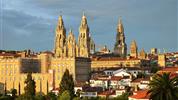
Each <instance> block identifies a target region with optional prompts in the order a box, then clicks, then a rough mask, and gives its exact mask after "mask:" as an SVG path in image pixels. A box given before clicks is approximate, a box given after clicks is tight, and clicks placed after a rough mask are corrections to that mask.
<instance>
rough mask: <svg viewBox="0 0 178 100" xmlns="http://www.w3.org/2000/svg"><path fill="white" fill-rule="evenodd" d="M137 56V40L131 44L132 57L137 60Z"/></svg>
mask: <svg viewBox="0 0 178 100" xmlns="http://www.w3.org/2000/svg"><path fill="white" fill-rule="evenodd" d="M137 55H138V48H137V43H136V41H135V40H133V41H132V42H131V44H130V56H131V57H134V58H137Z"/></svg>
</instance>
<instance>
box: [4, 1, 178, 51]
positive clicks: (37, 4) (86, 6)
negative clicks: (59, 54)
mask: <svg viewBox="0 0 178 100" xmlns="http://www.w3.org/2000/svg"><path fill="white" fill-rule="evenodd" d="M3 8H4V10H6V11H4V10H3V11H4V13H3V14H4V16H3V18H4V19H3V22H4V21H5V24H3V32H5V34H7V35H5V36H6V37H8V38H9V37H12V38H10V39H7V40H6V41H5V42H4V43H7V44H8V45H9V46H8V47H7V46H5V47H4V48H5V49H6V48H12V49H17V48H23V47H28V46H29V47H30V48H33V49H35V50H45V49H52V47H53V41H54V40H53V38H54V30H55V27H56V23H57V19H58V16H59V14H60V11H62V15H63V19H64V23H65V27H66V29H67V30H69V28H72V29H73V30H74V33H75V35H76V38H77V35H78V27H79V24H80V20H81V15H82V11H85V12H86V15H87V19H88V23H89V27H90V31H91V33H92V36H93V38H94V40H95V42H96V45H105V44H106V45H108V46H109V47H110V49H112V48H113V45H114V42H115V35H116V26H117V22H118V17H119V16H122V19H123V23H124V27H125V35H126V42H127V45H128V48H129V45H130V42H131V41H132V40H133V39H135V40H136V41H137V43H138V46H139V48H145V49H146V50H149V49H150V48H151V47H158V48H168V49H171V50H172V51H176V50H178V48H177V45H178V44H177V41H176V40H177V35H176V34H177V33H178V32H177V27H178V26H177V23H176V22H177V15H176V14H177V1H176V0H169V1H168V0H156V1H155V0H108V1H102V2H101V1H100V0H89V1H85V0H75V1H71V0H15V1H14V0H10V1H9V0H3ZM14 37H15V40H14V39H13V38H14ZM20 37H23V38H20ZM27 37H28V38H30V39H31V40H33V41H31V40H28V39H24V38H27ZM39 37H40V39H39ZM158 37H159V38H158ZM25 40H28V41H25ZM165 40H166V41H165ZM21 41H25V42H24V43H23V42H21ZM47 41H48V42H49V44H48V45H45V44H46V43H47ZM16 42H17V44H19V43H20V44H21V45H19V46H18V47H15V46H14V45H15V43H16ZM30 42H33V43H35V44H38V46H37V45H32V43H30ZM11 43H12V44H11ZM10 45H13V46H12V47H10Z"/></svg>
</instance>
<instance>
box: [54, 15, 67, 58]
mask: <svg viewBox="0 0 178 100" xmlns="http://www.w3.org/2000/svg"><path fill="white" fill-rule="evenodd" d="M65 40H66V29H65V27H64V22H63V19H62V16H61V15H60V16H59V19H58V24H57V27H56V35H55V47H54V53H55V56H56V57H63V56H65V53H66V52H65V51H66V50H65V48H66V47H65V42H66V41H65Z"/></svg>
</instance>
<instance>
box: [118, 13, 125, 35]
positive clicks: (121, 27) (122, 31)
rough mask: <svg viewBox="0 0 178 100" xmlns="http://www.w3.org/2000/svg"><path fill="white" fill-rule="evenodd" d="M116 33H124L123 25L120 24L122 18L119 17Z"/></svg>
mask: <svg viewBox="0 0 178 100" xmlns="http://www.w3.org/2000/svg"><path fill="white" fill-rule="evenodd" d="M117 31H118V32H119V33H124V27H123V24H122V18H121V16H120V17H119V22H118V26H117Z"/></svg>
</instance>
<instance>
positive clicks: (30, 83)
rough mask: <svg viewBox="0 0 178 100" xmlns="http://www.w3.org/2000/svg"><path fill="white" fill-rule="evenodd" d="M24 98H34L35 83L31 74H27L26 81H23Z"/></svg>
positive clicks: (30, 99) (29, 99)
mask: <svg viewBox="0 0 178 100" xmlns="http://www.w3.org/2000/svg"><path fill="white" fill-rule="evenodd" d="M25 84H26V86H25V88H24V90H25V96H26V97H27V98H28V99H27V100H33V99H34V96H35V88H36V85H35V84H36V83H35V81H34V80H33V79H32V74H31V73H28V74H27V79H26V80H25Z"/></svg>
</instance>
